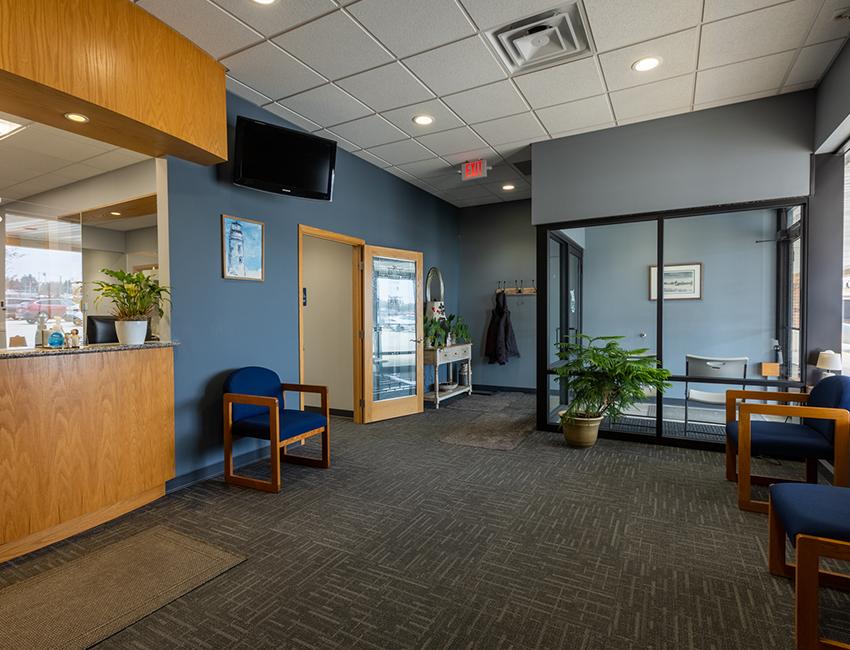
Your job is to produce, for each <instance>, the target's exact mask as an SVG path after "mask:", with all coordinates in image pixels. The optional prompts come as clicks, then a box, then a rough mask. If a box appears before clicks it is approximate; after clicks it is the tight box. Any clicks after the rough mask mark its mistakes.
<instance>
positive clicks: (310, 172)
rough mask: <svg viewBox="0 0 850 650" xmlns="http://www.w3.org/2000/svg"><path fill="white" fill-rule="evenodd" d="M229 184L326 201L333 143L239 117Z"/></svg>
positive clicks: (330, 184)
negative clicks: (231, 180)
mask: <svg viewBox="0 0 850 650" xmlns="http://www.w3.org/2000/svg"><path fill="white" fill-rule="evenodd" d="M234 148H235V152H234V169H233V182H234V183H235V184H236V185H242V186H244V187H251V188H254V189H257V190H263V191H265V192H274V193H276V194H289V195H291V196H301V197H304V198H307V199H320V200H323V201H330V200H331V195H332V193H333V186H334V167H335V165H336V142H334V141H333V140H326V139H325V138H319V137H317V136H315V135H310V134H308V133H304V132H302V131H295V130H293V129H286V128H283V127H281V126H275V125H274V124H267V123H266V122H260V121H258V120H252V119H250V118H247V117H242V116H239V117H238V118H237V119H236V142H235V147H234Z"/></svg>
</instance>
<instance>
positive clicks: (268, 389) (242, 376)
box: [224, 366, 283, 426]
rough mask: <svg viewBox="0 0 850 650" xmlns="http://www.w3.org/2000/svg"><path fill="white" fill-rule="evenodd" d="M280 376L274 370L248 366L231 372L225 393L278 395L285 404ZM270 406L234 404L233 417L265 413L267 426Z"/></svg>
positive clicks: (246, 416) (239, 418) (225, 382)
mask: <svg viewBox="0 0 850 650" xmlns="http://www.w3.org/2000/svg"><path fill="white" fill-rule="evenodd" d="M280 384H281V381H280V377H279V376H278V374H277V373H276V372H275V371H274V370H269V369H268V368H260V367H258V366H248V367H247V368H240V369H239V370H234V371H233V372H231V373H230V375H229V376H228V378H227V379H226V380H225V381H224V392H225V393H241V394H243V395H257V396H260V397H276V398H277V399H278V400H280V403H281V404H283V396H282V395H281V391H280ZM268 412H269V410H268V408H266V407H265V406H254V405H252V404H234V405H233V419H234V421H237V420H239V421H241V420H244V419H246V418H251V417H254V416H255V415H265V417H266V426H268Z"/></svg>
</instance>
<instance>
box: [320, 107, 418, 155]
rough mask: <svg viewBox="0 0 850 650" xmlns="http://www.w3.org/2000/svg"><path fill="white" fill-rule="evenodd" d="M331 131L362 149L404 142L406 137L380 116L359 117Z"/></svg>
mask: <svg viewBox="0 0 850 650" xmlns="http://www.w3.org/2000/svg"><path fill="white" fill-rule="evenodd" d="M331 131H333V132H334V133H336V134H337V135H340V136H342V137H343V138H345V139H346V140H349V141H350V142H353V143H354V144H356V145H357V146H359V147H361V148H363V149H368V148H369V147H376V146H378V145H379V144H387V143H388V142H398V141H399V140H406V139H407V137H408V136H407V134H406V133H405V132H404V131H402V130H401V129H397V128H396V127H394V126H393V125H392V124H390V123H389V122H387V121H386V120H385V119H384V118H382V117H381V116H380V115H370V116H368V117H361V118H360V119H359V120H354V121H353V122H346V123H345V124H340V125H339V126H335V127H333V128H332V129H331Z"/></svg>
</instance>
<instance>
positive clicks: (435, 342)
mask: <svg viewBox="0 0 850 650" xmlns="http://www.w3.org/2000/svg"><path fill="white" fill-rule="evenodd" d="M450 335H451V337H452V339H453V340H454V342H455V343H468V342H469V341H470V340H471V339H472V337H471V336H470V333H469V326H468V325H467V324H466V323H464V322H463V319H462V318H461V317H460V316H456V315H455V314H449V315H448V316H446V317H445V318H439V319H438V318H426V319H425V346H426V347H429V348H444V347H446V345H447V344H448V341H449V336H450Z"/></svg>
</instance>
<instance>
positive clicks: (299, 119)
mask: <svg viewBox="0 0 850 650" xmlns="http://www.w3.org/2000/svg"><path fill="white" fill-rule="evenodd" d="M263 108H265V109H266V110H267V111H268V112H269V113H274V114H275V115H277V116H278V117H282V118H283V119H285V120H286V121H287V122H289V123H290V124H294V125H295V126H297V127H299V128H301V129H304V130H305V131H316V130H318V129H320V128H322V127H321V125H319V124H316V123H315V122H314V121H313V120H308V119H307V118H306V117H304V116H303V115H299V114H298V113H296V112H295V111H291V110H289V109H288V108H287V107H286V106H281V105H280V104H278V103H276V102H275V103H272V104H266V105H265V106H263Z"/></svg>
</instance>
